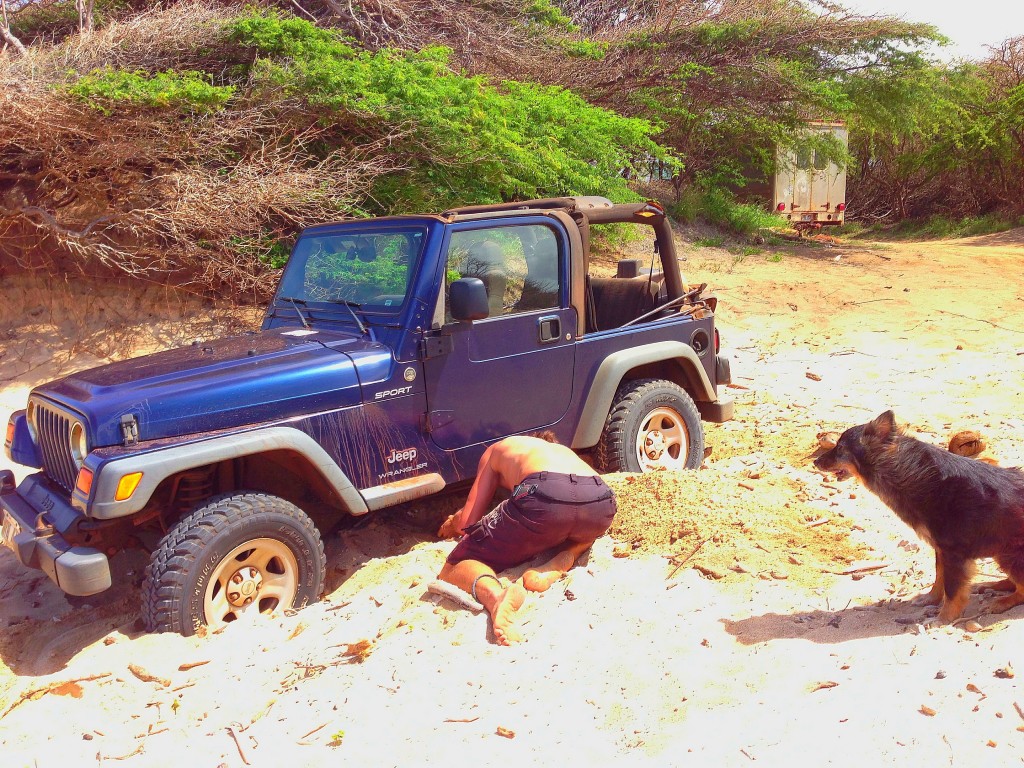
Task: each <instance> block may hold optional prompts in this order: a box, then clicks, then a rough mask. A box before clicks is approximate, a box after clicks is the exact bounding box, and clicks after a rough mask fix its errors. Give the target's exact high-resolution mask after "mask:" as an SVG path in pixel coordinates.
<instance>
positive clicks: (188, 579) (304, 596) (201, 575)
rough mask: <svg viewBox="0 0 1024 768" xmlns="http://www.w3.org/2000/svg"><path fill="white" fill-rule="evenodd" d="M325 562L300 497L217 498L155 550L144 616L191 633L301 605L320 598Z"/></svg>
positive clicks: (155, 627)
mask: <svg viewBox="0 0 1024 768" xmlns="http://www.w3.org/2000/svg"><path fill="white" fill-rule="evenodd" d="M325 570H326V558H325V557H324V547H323V543H322V542H321V541H320V534H319V532H318V531H317V529H316V526H314V525H313V522H312V521H311V520H310V519H309V517H308V516H307V515H306V513H304V512H303V511H302V510H301V509H299V508H298V507H296V506H295V505H294V504H291V503H290V502H287V501H285V500H284V499H279V498H277V497H275V496H270V495H267V494H262V493H241V494H235V495H229V496H223V497H220V498H215V499H212V500H210V501H209V502H207V503H206V504H205V505H204V506H202V507H200V508H199V509H197V510H195V511H194V512H192V513H191V514H190V515H188V516H187V517H184V518H183V519H182V520H181V521H179V522H178V524H177V525H175V526H174V527H173V528H172V529H171V530H170V532H168V534H167V535H166V536H165V537H164V538H163V540H162V541H161V543H160V546H159V547H158V548H157V549H156V551H154V552H153V555H152V557H151V558H150V563H149V566H148V567H147V568H146V578H145V581H144V583H143V585H142V614H143V619H144V621H145V623H146V626H147V628H148V629H149V630H150V631H152V632H178V633H180V634H182V635H185V636H186V637H187V636H189V635H193V634H195V633H196V632H197V631H198V630H199V628H200V627H201V626H203V625H206V626H209V627H210V628H211V629H217V628H218V627H221V626H223V625H224V624H226V623H227V622H230V621H234V620H236V619H238V618H240V617H241V616H242V615H244V614H245V613H247V612H250V611H258V612H260V613H267V612H270V611H275V610H277V611H280V610H284V609H287V608H301V607H302V606H304V605H306V604H307V603H309V602H313V601H316V600H317V599H319V597H320V593H321V591H322V590H323V585H324V577H325Z"/></svg>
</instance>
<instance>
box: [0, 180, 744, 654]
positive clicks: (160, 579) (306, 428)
mask: <svg viewBox="0 0 1024 768" xmlns="http://www.w3.org/2000/svg"><path fill="white" fill-rule="evenodd" d="M609 224H618V225H620V226H621V225H623V224H632V225H640V226H646V227H651V228H652V229H653V234H654V242H655V245H654V254H653V255H652V258H651V260H650V261H651V263H650V265H649V266H648V267H644V268H641V260H636V259H632V260H622V261H620V262H619V264H618V269H619V274H618V275H617V276H615V277H596V276H593V275H591V274H590V273H589V272H590V271H589V269H588V267H589V266H590V265H589V263H588V261H589V257H590V248H589V241H590V237H591V235H592V232H593V231H594V228H595V227H600V226H602V225H609ZM705 287H706V286H703V285H702V286H699V287H695V288H691V287H690V286H688V285H686V284H684V282H683V278H682V275H681V274H680V270H679V265H678V261H677V258H676V253H675V249H674V245H673V240H672V233H671V229H670V226H669V223H668V221H667V220H666V218H665V213H664V210H663V209H662V208H661V207H659V206H658V205H657V204H654V203H639V204H630V205H613V204H612V203H610V202H609V201H608V200H605V199H603V198H583V197H580V198H559V199H545V200H530V201H526V202H518V203H509V204H504V205H490V206H474V207H469V208H460V209H455V210H450V211H446V212H444V213H441V214H440V215H420V216H395V217H388V218H378V219H369V220H362V221H346V222H342V223H336V224H325V225H322V226H315V227H312V228H310V229H307V230H305V231H304V232H303V233H302V234H301V236H300V237H299V238H298V240H297V242H296V244H295V248H294V251H293V252H292V255H291V258H290V260H289V262H288V264H287V266H286V267H285V269H284V272H283V274H282V277H281V281H280V285H279V286H278V289H277V293H276V295H275V296H274V299H273V301H272V302H271V303H270V305H269V307H268V309H267V311H266V314H265V317H264V320H263V324H262V328H261V330H260V331H259V332H255V333H250V334H248V335H244V336H240V337H235V338H226V339H221V340H218V341H210V342H202V343H199V342H197V343H194V344H193V345H191V346H187V347H183V348H180V349H173V350H169V351H165V352H160V353H158V354H154V355H149V356H146V357H141V358H137V359H133V360H126V361H123V362H118V363H113V364H111V365H105V366H102V367H100V368H95V369H92V370H88V371H83V372H81V373H76V374H73V375H70V376H67V377H65V378H62V379H59V380H57V381H53V382H50V383H47V384H44V385H41V386H38V387H36V388H35V389H34V390H33V391H32V393H31V394H30V396H29V399H28V404H27V407H26V409H25V410H22V411H18V412H16V413H14V414H13V415H12V416H11V419H10V422H9V424H8V427H7V438H6V444H5V445H6V450H7V454H8V457H9V458H10V459H11V460H12V461H14V462H15V463H18V464H22V465H25V466H28V467H35V468H38V469H39V470H41V471H39V472H37V473H35V474H31V475H29V476H28V477H26V478H25V479H24V480H23V481H22V482H21V483H20V484H16V483H15V478H14V475H13V473H12V472H11V471H10V470H5V471H3V472H2V473H0V507H2V516H3V544H4V545H5V546H6V547H8V548H9V549H10V550H12V551H13V552H14V554H15V555H16V556H17V558H18V559H19V560H20V562H21V563H23V564H24V565H25V566H28V567H30V568H39V569H42V570H43V571H44V572H45V573H46V574H47V575H48V576H49V577H50V579H52V580H53V581H54V582H55V583H56V584H57V586H59V587H60V588H61V589H62V590H63V591H64V592H65V593H67V594H68V595H78V596H85V595H92V594H96V593H98V592H101V591H103V590H105V589H107V588H108V587H109V586H110V584H111V571H110V566H109V560H108V558H109V557H111V556H112V555H114V554H116V553H117V552H118V551H120V550H122V549H125V548H129V547H144V548H146V549H149V550H151V560H150V564H149V566H148V568H147V569H146V575H145V581H144V583H143V590H142V591H143V596H142V598H143V599H142V602H143V605H142V613H143V617H144V619H145V622H146V624H147V625H148V627H149V628H150V629H151V630H155V631H174V632H180V633H183V634H186V635H188V634H192V633H194V632H196V631H197V630H198V629H199V628H200V627H201V626H203V625H208V626H212V627H216V626H221V625H222V624H223V623H224V622H228V621H232V620H234V619H236V618H238V617H239V616H240V615H241V614H242V613H244V612H246V611H271V610H275V609H285V608H290V607H299V606H302V605H304V604H306V603H308V602H310V601H315V600H317V599H318V598H319V596H320V594H321V592H322V589H323V586H324V574H325V558H324V550H323V545H322V543H321V537H320V533H319V531H321V530H329V529H330V527H331V526H332V525H334V524H336V523H337V522H338V520H339V519H340V517H341V516H343V515H364V514H366V513H367V512H370V511H372V510H377V509H381V508H383V507H388V506H391V505H394V504H399V503H401V502H406V501H409V500H412V499H418V498H421V497H425V496H428V495H430V494H435V493H438V492H439V491H441V490H443V489H445V488H447V487H450V486H452V485H454V484H457V483H460V482H462V481H466V480H469V479H471V478H472V476H473V474H474V472H475V469H476V466H477V461H478V459H479V458H480V455H481V454H482V452H483V451H484V449H485V448H486V447H487V445H488V444H490V443H492V442H494V441H496V440H499V439H501V438H503V437H505V436H507V435H513V434H520V433H524V432H530V431H533V430H539V429H550V430H552V431H554V433H555V434H556V435H557V436H558V438H559V440H560V441H561V442H563V443H565V444H567V445H570V446H572V447H573V448H574V449H577V450H579V451H590V452H591V455H592V457H593V461H594V462H595V464H596V466H597V467H598V468H599V469H600V470H602V471H604V472H616V471H626V472H646V471H649V470H652V469H662V468H667V469H682V468H696V467H698V466H699V465H700V463H701V461H702V459H703V456H704V436H703V429H702V425H701V419H704V420H709V421H724V420H727V419H729V418H730V417H731V415H732V402H731V401H730V400H728V399H726V398H725V397H723V396H722V395H720V390H721V389H722V388H723V387H724V385H725V384H727V383H728V382H729V366H728V361H727V360H726V359H725V358H724V357H723V356H722V355H720V354H719V338H718V331H717V330H716V329H715V324H714V323H715V307H716V299H715V297H714V296H710V295H706V294H705V292H704V289H705ZM146 542H148V546H147V543H146Z"/></svg>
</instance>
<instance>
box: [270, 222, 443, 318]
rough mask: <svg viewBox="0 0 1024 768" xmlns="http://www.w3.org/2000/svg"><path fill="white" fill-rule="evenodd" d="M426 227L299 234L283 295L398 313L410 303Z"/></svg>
mask: <svg viewBox="0 0 1024 768" xmlns="http://www.w3.org/2000/svg"><path fill="white" fill-rule="evenodd" d="M425 238H426V229H424V228H422V227H409V228H404V229H388V230H386V231H377V232H373V231H351V232H334V233H330V234H311V235H305V236H303V237H301V238H299V241H298V242H297V243H296V244H295V250H294V251H293V252H292V257H291V259H289V261H288V265H287V266H286V267H285V269H284V275H283V276H282V277H281V287H280V288H279V289H278V296H279V297H281V300H282V301H287V300H288V299H291V300H293V301H301V302H304V303H306V304H318V303H320V304H345V303H348V304H349V305H350V306H352V307H354V308H356V309H359V310H362V311H364V312H373V313H385V314H394V313H397V312H398V311H400V310H401V308H402V307H403V306H404V304H405V301H406V297H407V294H408V292H409V283H410V281H411V280H412V275H413V272H414V268H415V266H416V261H417V259H418V258H419V255H420V250H421V248H422V247H423V242H424V240H425Z"/></svg>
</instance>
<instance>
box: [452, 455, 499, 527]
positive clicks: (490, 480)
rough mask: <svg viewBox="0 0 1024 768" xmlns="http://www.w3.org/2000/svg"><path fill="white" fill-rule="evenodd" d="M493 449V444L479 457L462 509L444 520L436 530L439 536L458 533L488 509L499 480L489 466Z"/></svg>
mask: <svg viewBox="0 0 1024 768" xmlns="http://www.w3.org/2000/svg"><path fill="white" fill-rule="evenodd" d="M493 450H494V446H493V445H492V446H491V447H489V448H488V449H487V450H486V451H484V455H483V456H481V457H480V463H479V464H478V465H477V471H476V480H474V481H473V487H472V488H470V489H469V496H467V497H466V503H465V505H463V507H462V509H460V510H459V511H458V512H456V513H455V514H453V515H452V516H451V517H449V518H448V519H447V520H445V521H444V524H443V525H442V526H441V529H440V530H439V531H438V532H437V535H438V536H440V537H441V538H448V537H449V536H456V535H458V534H459V533H461V532H462V531H463V530H465V529H466V527H468V526H470V525H472V524H473V523H475V522H476V521H477V520H479V519H480V518H481V517H483V516H484V514H485V513H486V512H487V511H488V509H487V507H488V506H490V503H491V499H493V498H494V492H495V491H496V490H497V489H498V480H499V478H498V473H497V472H495V471H494V468H493V467H492V466H491V456H492V451H493Z"/></svg>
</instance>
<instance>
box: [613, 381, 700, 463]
mask: <svg viewBox="0 0 1024 768" xmlns="http://www.w3.org/2000/svg"><path fill="white" fill-rule="evenodd" d="M594 458H595V461H596V463H597V465H598V469H599V470H600V471H601V472H652V471H655V470H661V469H671V470H677V469H697V468H698V467H699V466H700V465H701V462H702V461H703V460H704V428H703V427H702V426H701V422H700V413H699V412H698V411H697V406H696V405H694V402H693V399H692V398H691V397H690V396H689V395H688V394H687V393H686V391H685V390H684V389H683V388H682V387H680V386H679V385H678V384H675V383H673V382H671V381H665V380H663V379H636V380H634V381H627V382H624V383H623V384H622V385H621V386H620V387H619V390H618V392H616V393H615V399H614V400H613V401H612V407H611V410H610V411H609V412H608V420H607V421H606V422H605V426H604V431H603V432H602V433H601V439H600V440H599V441H598V444H597V448H596V450H595V452H594Z"/></svg>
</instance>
